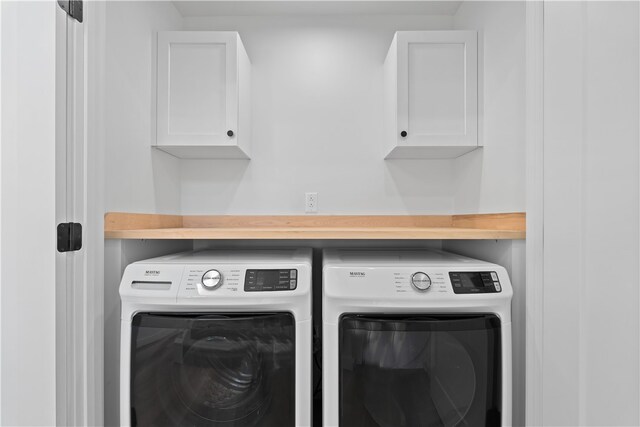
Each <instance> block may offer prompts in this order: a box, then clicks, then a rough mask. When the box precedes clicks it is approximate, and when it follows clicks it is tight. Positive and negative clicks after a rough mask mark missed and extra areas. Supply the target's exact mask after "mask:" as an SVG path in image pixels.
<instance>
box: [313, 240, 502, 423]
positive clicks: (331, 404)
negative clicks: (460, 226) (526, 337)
mask: <svg viewBox="0 0 640 427" xmlns="http://www.w3.org/2000/svg"><path fill="white" fill-rule="evenodd" d="M511 297H512V288H511V283H510V281H509V277H508V275H507V272H506V270H505V269H504V268H503V267H501V266H499V265H495V264H490V263H487V262H483V261H478V260H475V259H471V258H466V257H462V256H458V255H454V254H450V253H445V252H440V251H401V250H397V251H352V250H344V249H343V250H326V251H325V252H324V260H323V340H324V341H323V423H324V425H325V426H338V425H340V426H342V427H351V426H358V427H367V426H383V427H387V426H389V427H390V426H394V427H401V426H474V427H482V426H508V425H511Z"/></svg>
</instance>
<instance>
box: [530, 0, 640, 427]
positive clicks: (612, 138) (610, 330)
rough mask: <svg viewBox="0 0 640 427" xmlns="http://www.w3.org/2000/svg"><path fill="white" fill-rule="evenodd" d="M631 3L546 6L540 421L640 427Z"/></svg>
mask: <svg viewBox="0 0 640 427" xmlns="http://www.w3.org/2000/svg"><path fill="white" fill-rule="evenodd" d="M638 9H639V4H638V3H637V2H628V3H618V2H588V3H572V2H566V3H565V2H545V5H544V260H543V261H544V285H543V286H544V289H543V293H544V313H543V325H544V330H543V335H542V337H543V342H542V343H541V348H542V351H543V358H542V364H543V365H542V366H543V371H542V385H543V401H542V412H543V414H542V421H543V423H544V424H545V425H612V426H613V425H616V426H620V425H638V424H640V416H639V405H638V402H639V401H640V372H639V367H640V353H639V344H640V342H639V335H640V328H639V327H640V305H639V292H638V285H639V279H638V277H639V276H638V273H639V271H638V269H639V259H640V249H639V243H640V236H639V228H638V227H639V224H638V222H639V221H638V220H639V218H640V208H639V205H638V204H639V200H640V195H639V190H640V188H639V172H638V170H639V166H640V165H639V154H640V153H639V143H638V141H639V138H640V131H639V117H640V110H639V102H640V93H639V89H640V87H639V78H638V77H639V73H640V66H639V59H640V55H639V48H640V45H639V36H640V34H639V18H640V11H639V10H638ZM530 285H533V284H530Z"/></svg>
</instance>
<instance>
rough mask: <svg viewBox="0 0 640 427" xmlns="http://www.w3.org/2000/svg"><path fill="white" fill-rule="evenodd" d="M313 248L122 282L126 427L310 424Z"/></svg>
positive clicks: (233, 254) (216, 255)
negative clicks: (129, 426)
mask: <svg viewBox="0 0 640 427" xmlns="http://www.w3.org/2000/svg"><path fill="white" fill-rule="evenodd" d="M311 260H312V256H311V250H308V249H296V250H261V251H203V252H190V253H182V254H175V255H169V256H165V257H161V258H154V259H149V260H145V261H140V262H136V263H134V264H131V265H129V266H128V267H127V268H126V270H125V272H124V276H123V278H122V283H121V285H120V296H121V300H122V338H121V378H120V379H121V393H120V396H121V398H120V405H121V406H120V413H121V424H122V425H126V426H128V425H141V426H149V425H167V426H168V425H174V426H224V427H232V426H233V427H245V426H306V425H310V424H311V392H312V390H311V389H312V384H311V381H312V380H311V369H312V325H311Z"/></svg>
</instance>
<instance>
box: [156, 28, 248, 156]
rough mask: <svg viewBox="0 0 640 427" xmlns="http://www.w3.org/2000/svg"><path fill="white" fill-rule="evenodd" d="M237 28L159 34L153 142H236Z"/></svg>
mask: <svg viewBox="0 0 640 427" xmlns="http://www.w3.org/2000/svg"><path fill="white" fill-rule="evenodd" d="M237 37H238V35H237V33H235V32H224V31H215V32H210V31H168V32H160V33H158V92H157V93H158V100H157V105H158V113H157V119H158V123H157V145H158V146H162V145H173V146H175V145H192V146H220V145H223V146H224V145H234V144H235V139H234V138H233V137H232V136H229V135H227V132H228V131H232V132H234V134H235V133H236V132H237V130H236V128H237V123H238V90H237V87H238V77H237V76H238V72H237V71H238V70H237V64H238V61H237Z"/></svg>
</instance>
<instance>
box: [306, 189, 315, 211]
mask: <svg viewBox="0 0 640 427" xmlns="http://www.w3.org/2000/svg"><path fill="white" fill-rule="evenodd" d="M304 211H305V212H318V193H305V194H304Z"/></svg>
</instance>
